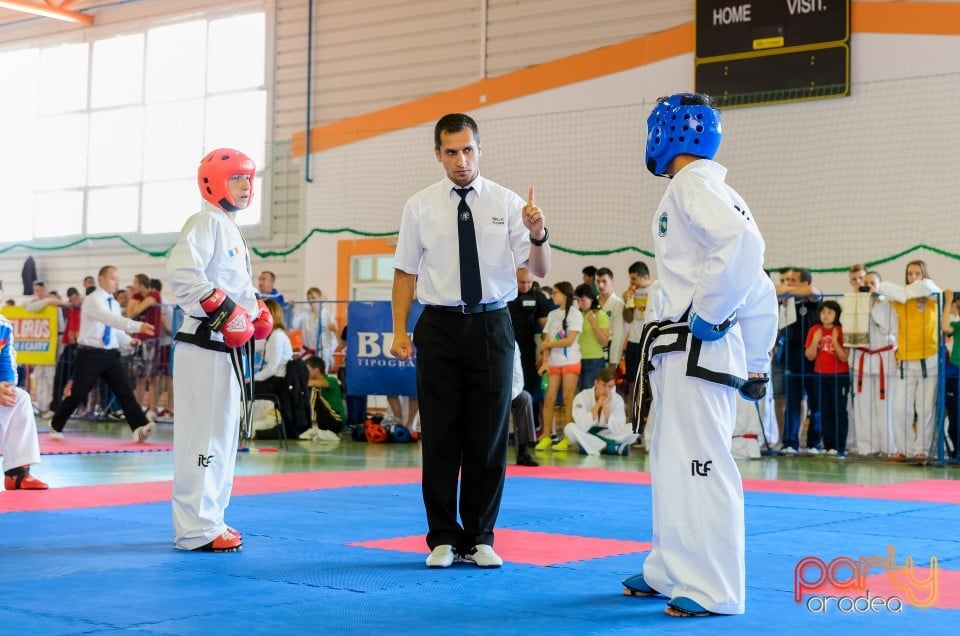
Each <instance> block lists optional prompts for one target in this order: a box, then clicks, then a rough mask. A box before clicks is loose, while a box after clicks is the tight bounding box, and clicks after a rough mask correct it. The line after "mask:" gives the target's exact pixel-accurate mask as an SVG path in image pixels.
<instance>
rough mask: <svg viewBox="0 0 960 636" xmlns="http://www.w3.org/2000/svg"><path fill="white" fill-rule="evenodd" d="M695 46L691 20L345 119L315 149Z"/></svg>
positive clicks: (316, 132) (320, 130) (314, 133)
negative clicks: (649, 33) (655, 31)
mask: <svg viewBox="0 0 960 636" xmlns="http://www.w3.org/2000/svg"><path fill="white" fill-rule="evenodd" d="M692 50H693V24H692V23H690V24H683V25H681V26H678V27H674V28H672V29H668V30H666V31H661V32H659V33H654V34H651V35H647V36H644V37H641V38H636V39H634V40H629V41H627V42H622V43H620V44H614V45H612V46H606V47H603V48H601V49H596V50H593V51H588V52H586V53H580V54H578V55H573V56H570V57H566V58H562V59H559V60H554V61H552V62H547V63H545V64H539V65H537V66H532V67H530V68H526V69H522V70H519V71H515V72H513V73H508V74H506V75H501V76H500V77H494V78H490V79H484V80H480V81H479V82H474V83H473V84H467V85H466V86H461V87H459V88H455V89H453V90H450V91H445V92H442V93H437V94H435V95H430V96H428V97H423V98H421V99H416V100H413V101H410V102H406V103H404V104H398V105H396V106H391V107H389V108H384V109H382V110H378V111H374V112H371V113H365V114H363V115H360V116H358V117H351V118H349V119H343V120H340V121H338V122H334V123H332V124H327V125H325V126H318V127H316V128H313V129H312V130H311V132H310V147H311V151H312V152H319V151H321V150H328V149H330V148H335V147H337V146H342V145H345V144H349V143H353V142H355V141H360V140H361V139H368V138H370V137H374V136H376V135H382V134H385V133H388V132H392V131H394V130H401V129H403V128H409V127H410V126H416V125H419V124H422V123H424V122H428V121H429V122H432V121H434V120H436V119H439V118H440V117H441V116H442V115H444V114H445V113H449V112H460V111H468V110H471V109H474V108H479V107H482V106H490V105H492V104H497V103H500V102H505V101H508V100H511V99H517V98H518V97H524V96H526V95H533V94H535V93H540V92H543V91H546V90H549V89H551V88H557V87H560V86H566V85H568V84H573V83H576V82H582V81H584V80H589V79H593V78H595V77H602V76H604V75H609V74H611V73H617V72H619V71H625V70H629V69H631V68H636V67H638V66H643V65H645V64H651V63H653V62H657V61H660V60H665V59H668V58H671V57H674V56H677V55H681V54H683V53H689V52H690V51H692ZM305 148H306V133H296V134H295V135H294V136H293V148H292V154H293V156H294V157H302V156H303V155H304V150H305Z"/></svg>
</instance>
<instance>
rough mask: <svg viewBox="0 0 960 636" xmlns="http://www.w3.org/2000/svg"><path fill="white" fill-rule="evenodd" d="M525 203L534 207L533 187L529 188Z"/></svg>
mask: <svg viewBox="0 0 960 636" xmlns="http://www.w3.org/2000/svg"><path fill="white" fill-rule="evenodd" d="M527 203H529V204H530V205H536V203H535V202H534V200H533V186H530V194H528V195H527Z"/></svg>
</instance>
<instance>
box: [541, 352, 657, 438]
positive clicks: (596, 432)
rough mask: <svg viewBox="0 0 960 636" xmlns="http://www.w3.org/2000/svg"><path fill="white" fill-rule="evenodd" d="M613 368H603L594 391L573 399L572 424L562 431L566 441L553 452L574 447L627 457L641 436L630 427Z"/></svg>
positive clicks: (583, 393) (592, 388)
mask: <svg viewBox="0 0 960 636" xmlns="http://www.w3.org/2000/svg"><path fill="white" fill-rule="evenodd" d="M616 389H617V382H616V378H615V375H614V371H613V369H611V368H609V367H604V368H603V369H601V370H600V372H599V373H598V374H597V378H596V380H595V381H594V383H593V386H592V387H591V388H588V389H585V390H583V391H581V392H580V393H578V394H577V397H575V398H574V399H573V421H572V422H570V423H569V424H567V425H566V426H565V427H564V428H563V435H564V439H562V440H560V441H559V442H557V444H555V445H554V447H553V449H554V450H564V451H565V450H570V449H571V448H573V447H574V446H577V447H579V449H580V451H581V452H583V453H586V454H587V455H596V454H598V453H603V454H606V455H627V454H629V452H630V445H631V444H633V443H634V442H635V441H637V437H638V435H637V434H636V433H634V432H633V430H632V429H631V427H630V426H628V425H627V417H626V414H625V410H624V408H623V398H622V397H620V396H619V395H618V394H617V390H616Z"/></svg>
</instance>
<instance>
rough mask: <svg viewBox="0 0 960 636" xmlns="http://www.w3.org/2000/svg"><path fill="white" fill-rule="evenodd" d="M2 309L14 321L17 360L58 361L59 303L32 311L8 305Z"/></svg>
mask: <svg viewBox="0 0 960 636" xmlns="http://www.w3.org/2000/svg"><path fill="white" fill-rule="evenodd" d="M2 313H3V315H4V316H6V318H7V320H9V321H10V323H11V324H12V325H13V340H14V349H15V350H16V352H17V364H39V365H47V364H49V365H55V364H56V363H57V319H58V317H59V315H60V312H59V307H44V308H43V311H40V312H37V313H34V312H32V311H27V310H26V309H25V308H24V307H16V306H13V305H9V306H6V307H3V309H2Z"/></svg>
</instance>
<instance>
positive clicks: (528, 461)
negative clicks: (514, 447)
mask: <svg viewBox="0 0 960 636" xmlns="http://www.w3.org/2000/svg"><path fill="white" fill-rule="evenodd" d="M539 465H540V464H539V463H538V462H537V460H535V459H534V458H533V457H531V456H530V453H529V452H528V451H526V450H524V451H522V452H521V453H520V454H519V455H517V466H539Z"/></svg>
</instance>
